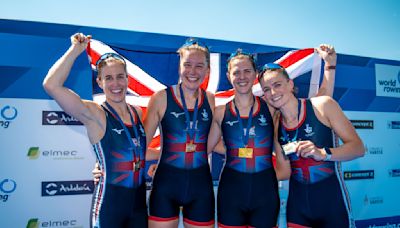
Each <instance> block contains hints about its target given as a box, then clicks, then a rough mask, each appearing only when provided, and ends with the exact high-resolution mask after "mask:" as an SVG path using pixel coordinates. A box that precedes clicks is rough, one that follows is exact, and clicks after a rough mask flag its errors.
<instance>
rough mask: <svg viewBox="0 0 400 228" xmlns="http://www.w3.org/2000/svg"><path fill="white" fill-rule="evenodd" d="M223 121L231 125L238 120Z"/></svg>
mask: <svg viewBox="0 0 400 228" xmlns="http://www.w3.org/2000/svg"><path fill="white" fill-rule="evenodd" d="M225 123H226V124H228V125H229V126H231V127H232V126H233V125H234V124H235V123H239V121H238V120H232V121H226V122H225Z"/></svg>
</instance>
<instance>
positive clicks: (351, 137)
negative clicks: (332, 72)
mask: <svg viewBox="0 0 400 228" xmlns="http://www.w3.org/2000/svg"><path fill="white" fill-rule="evenodd" d="M311 102H312V104H313V107H314V111H315V112H316V115H317V118H318V119H319V120H320V121H321V122H322V123H323V124H325V125H326V126H328V127H330V128H331V129H332V130H333V131H334V132H335V133H336V134H337V135H338V136H339V137H340V139H341V140H342V142H343V144H342V145H340V146H339V147H336V148H329V150H330V151H331V153H332V157H331V158H330V160H331V161H348V160H352V159H355V158H357V157H361V156H364V152H365V149H364V145H363V143H362V141H361V139H360V137H359V136H358V134H357V132H356V130H355V129H354V127H353V125H352V124H351V123H350V121H349V120H348V119H347V117H346V116H345V115H344V113H343V111H342V109H341V108H340V107H339V105H338V103H337V102H336V101H335V100H333V99H332V98H331V97H328V96H323V97H318V98H313V99H311ZM317 134H318V132H317ZM298 151H299V153H300V155H301V156H303V157H309V156H312V157H313V158H314V159H315V160H318V161H319V160H324V159H325V158H326V157H327V153H326V150H325V149H324V148H318V147H316V146H315V145H314V144H313V143H312V142H310V141H302V142H300V143H299V146H298Z"/></svg>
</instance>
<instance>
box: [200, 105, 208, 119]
mask: <svg viewBox="0 0 400 228" xmlns="http://www.w3.org/2000/svg"><path fill="white" fill-rule="evenodd" d="M201 119H202V120H203V121H208V113H207V111H206V110H205V109H204V108H203V111H202V112H201Z"/></svg>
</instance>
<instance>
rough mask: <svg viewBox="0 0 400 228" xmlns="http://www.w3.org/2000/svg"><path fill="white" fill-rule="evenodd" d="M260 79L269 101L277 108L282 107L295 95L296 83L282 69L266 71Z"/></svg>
mask: <svg viewBox="0 0 400 228" xmlns="http://www.w3.org/2000/svg"><path fill="white" fill-rule="evenodd" d="M259 81H260V84H261V88H262V90H263V92H264V96H265V98H266V99H267V102H268V103H269V104H270V105H272V106H273V107H275V108H278V109H279V108H281V107H282V106H283V105H285V104H286V103H287V102H288V100H289V99H290V98H292V97H294V95H293V88H294V83H293V81H292V80H291V79H289V78H288V77H286V76H285V75H284V74H283V73H282V71H279V70H274V71H265V72H264V74H263V75H262V77H260V80H259Z"/></svg>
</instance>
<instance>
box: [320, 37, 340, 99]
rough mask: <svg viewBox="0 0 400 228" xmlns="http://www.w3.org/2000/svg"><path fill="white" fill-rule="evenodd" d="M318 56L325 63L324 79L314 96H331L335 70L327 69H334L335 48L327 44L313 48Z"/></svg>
mask: <svg viewBox="0 0 400 228" xmlns="http://www.w3.org/2000/svg"><path fill="white" fill-rule="evenodd" d="M315 50H316V51H317V53H318V54H319V56H321V58H322V59H323V60H324V61H325V67H324V78H323V80H322V83H321V86H320V88H319V90H318V93H317V94H316V96H330V97H332V96H333V90H334V87H335V73H336V69H330V68H329V67H333V66H335V67H336V58H337V55H336V51H335V48H334V47H333V46H331V45H328V44H321V45H320V46H319V47H317V48H315Z"/></svg>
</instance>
